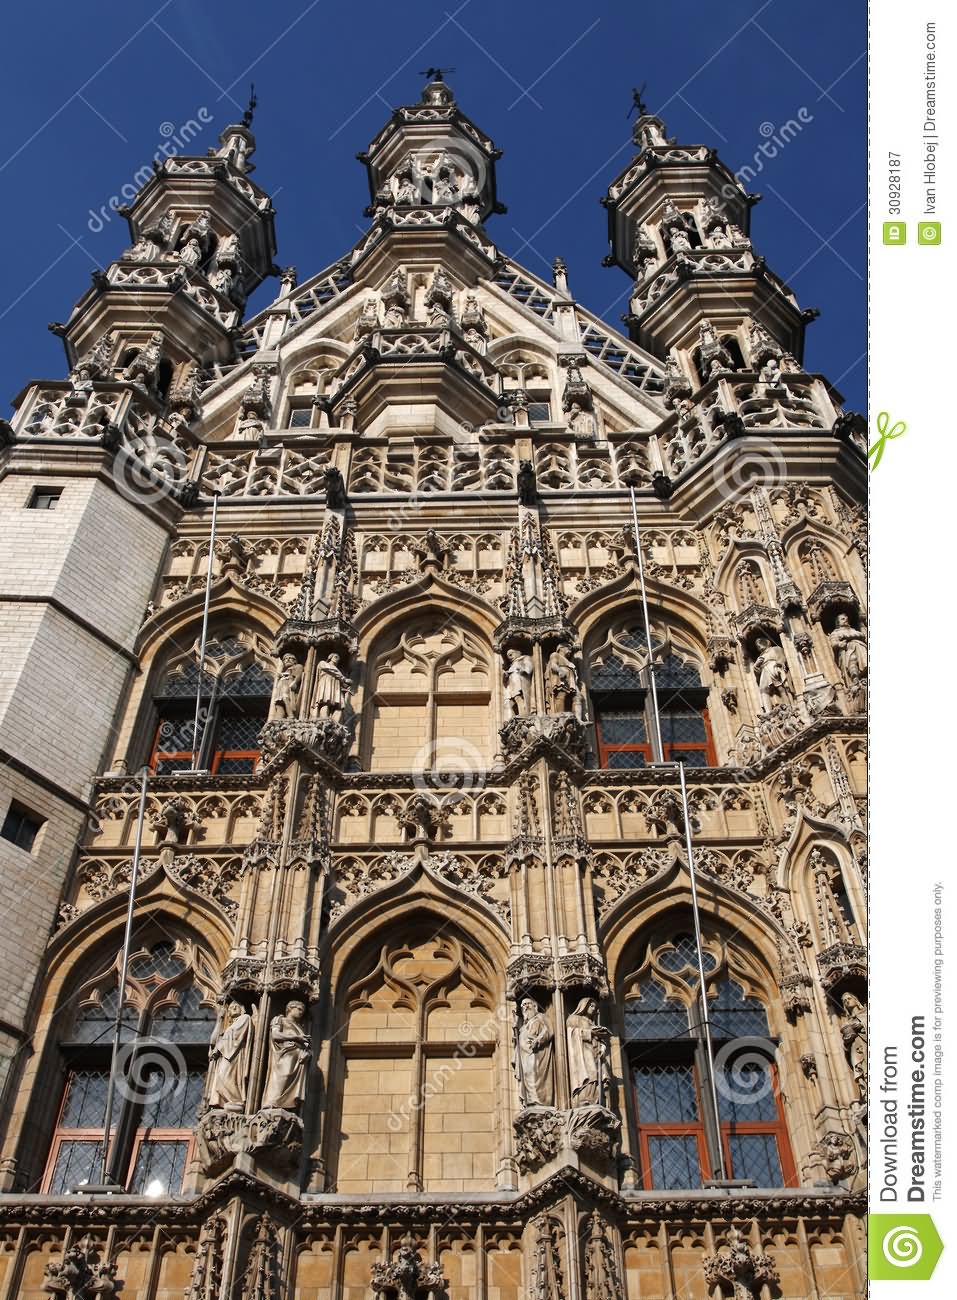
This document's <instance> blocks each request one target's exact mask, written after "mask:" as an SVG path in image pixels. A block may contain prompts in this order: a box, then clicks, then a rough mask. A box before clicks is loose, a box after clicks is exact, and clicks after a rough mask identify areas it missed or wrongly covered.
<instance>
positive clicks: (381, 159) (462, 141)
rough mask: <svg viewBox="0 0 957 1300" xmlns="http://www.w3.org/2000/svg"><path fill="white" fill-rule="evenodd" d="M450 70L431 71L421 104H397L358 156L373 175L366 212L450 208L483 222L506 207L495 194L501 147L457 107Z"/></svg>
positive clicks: (476, 221)
mask: <svg viewBox="0 0 957 1300" xmlns="http://www.w3.org/2000/svg"><path fill="white" fill-rule="evenodd" d="M447 71H450V69H443V68H429V69H427V70H426V72H425V73H424V74H423V75H425V76H427V77H428V78H429V80H428V82H427V84H426V86H425V89H424V90H423V91H422V96H421V98H420V100H419V102H418V103H417V104H410V105H405V106H403V107H401V108H397V109H396V110H395V111H394V112H393V114H392V116H391V118H390V119H389V121H388V122H387V123H386V124H385V126H384V127H383V128H382V130H381V131H380V132H379V133H378V135H377V136H376V137H375V139H374V140H373V141H372V143H371V144H370V145H369V148H368V149H367V150H366V151H365V152H364V153H360V154H359V155H358V158H359V161H360V162H362V163H365V166H366V169H367V170H368V173H369V193H370V196H371V200H372V201H371V204H370V206H369V208H368V209H367V214H368V215H370V216H374V215H376V214H377V213H378V212H380V211H381V210H382V209H385V208H395V209H396V210H397V214H399V215H401V213H402V211H403V210H408V209H410V208H423V207H425V208H452V209H453V210H455V211H456V212H458V213H460V214H461V215H462V216H464V217H465V218H466V219H467V220H468V221H469V222H471V223H472V224H479V223H481V222H483V221H485V219H486V218H487V217H488V216H489V215H490V214H491V213H493V212H504V211H505V209H504V208H503V207H502V206H501V204H500V203H499V202H498V199H497V198H496V194H495V163H496V161H497V159H498V158H500V157H501V150H500V149H496V147H495V145H494V144H493V142H492V141H491V140H490V139H489V137H488V136H487V135H486V134H485V133H484V132H483V131H481V130H480V129H479V128H478V127H477V126H476V125H475V123H474V122H472V121H470V119H469V118H467V117H466V116H465V114H464V113H463V112H462V110H461V109H460V108H459V107H458V105H457V104H456V102H455V96H454V94H453V93H452V90H451V88H450V87H449V86H448V85H447V83H446V81H445V79H444V73H445V72H447Z"/></svg>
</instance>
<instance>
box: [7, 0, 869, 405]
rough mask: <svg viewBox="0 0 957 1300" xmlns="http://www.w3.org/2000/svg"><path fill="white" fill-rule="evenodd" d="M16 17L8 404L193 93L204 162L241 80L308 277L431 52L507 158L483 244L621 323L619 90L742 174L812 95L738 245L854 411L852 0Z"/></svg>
mask: <svg viewBox="0 0 957 1300" xmlns="http://www.w3.org/2000/svg"><path fill="white" fill-rule="evenodd" d="M355 23H357V24H359V25H358V26H354V24H355ZM5 31H6V49H7V58H6V59H5V62H4V76H3V79H2V82H0V102H2V111H0V175H2V180H3V182H4V194H5V196H6V197H5V203H4V210H5V226H6V237H5V240H4V249H5V253H6V256H5V257H4V259H3V265H4V276H3V282H2V287H0V347H2V351H0V356H2V357H3V374H2V391H0V412H2V413H5V412H6V406H5V403H6V400H7V399H8V398H9V397H12V396H13V395H14V394H15V393H16V392H17V391H18V390H19V389H20V387H21V386H22V385H23V383H25V382H26V381H27V380H28V379H30V378H34V377H58V376H61V375H62V374H63V373H64V363H63V354H62V345H61V344H60V342H59V340H58V339H56V338H54V336H52V335H51V334H49V333H48V332H47V328H46V326H47V322H48V321H51V320H65V319H66V318H67V316H68V315H69V312H70V308H71V305H72V303H73V302H74V301H75V300H76V299H77V298H78V297H79V296H80V294H81V293H82V292H83V291H84V289H85V288H86V287H87V285H88V284H89V276H90V272H91V271H92V270H93V269H94V266H95V265H97V264H102V265H105V264H107V263H108V262H109V261H110V260H111V259H112V258H113V257H115V256H116V255H117V253H118V252H119V251H120V250H121V249H122V248H124V247H125V246H126V244H127V243H128V240H127V238H126V225H125V222H123V221H122V220H121V219H120V218H118V217H115V216H114V218H113V220H112V221H111V222H110V223H109V224H108V225H106V226H105V228H104V229H103V230H101V231H98V232H94V231H92V230H91V229H90V210H91V209H93V210H97V209H99V208H100V206H101V205H102V204H104V203H107V202H108V200H109V198H110V196H111V195H112V194H115V193H116V192H117V191H118V190H119V188H120V187H121V186H122V185H123V184H124V183H125V182H126V181H127V180H128V179H129V178H130V177H131V176H132V174H133V173H134V172H135V171H136V170H137V169H138V168H139V167H141V166H142V165H143V164H144V163H148V162H149V160H150V158H151V157H152V155H153V153H154V151H155V150H156V149H157V148H158V147H159V145H160V144H161V143H162V141H163V139H164V134H168V131H169V124H172V126H173V127H174V128H177V129H178V128H180V127H181V126H182V125H183V124H184V123H186V122H188V121H189V120H190V119H196V118H197V116H198V114H199V111H200V109H205V110H206V111H207V113H208V115H209V116H211V118H212V122H211V125H209V126H208V127H206V128H205V129H204V130H203V132H202V134H201V135H200V136H199V137H198V138H197V140H196V143H195V144H194V145H193V146H192V148H191V152H194V153H204V152H205V150H206V147H207V146H208V145H210V144H214V143H215V142H216V137H217V135H218V133H219V131H220V130H221V129H222V127H223V126H224V125H225V124H226V123H227V122H229V121H234V120H236V118H237V114H238V112H239V111H240V108H241V107H242V106H243V105H244V104H245V100H246V97H247V94H248V85H249V82H250V80H254V81H255V83H256V91H257V94H258V96H259V108H258V111H257V114H256V122H255V130H256V135H257V140H258V150H257V153H256V158H255V161H256V163H257V171H256V180H257V181H258V182H259V183H260V184H261V185H262V186H263V187H264V188H265V189H267V190H268V191H270V192H271V193H272V195H273V196H274V201H275V204H276V208H277V210H278V218H277V230H278V237H279V257H278V261H279V262H280V264H286V263H295V264H296V266H297V267H298V268H299V276H300V281H301V280H304V279H305V278H306V277H307V276H309V275H311V274H313V273H314V272H315V271H318V270H320V269H321V268H322V267H324V266H326V265H327V264H328V263H330V262H332V261H334V260H335V259H336V258H337V257H339V256H340V255H341V254H342V253H343V252H345V251H346V249H347V248H348V247H350V246H351V244H352V243H353V242H354V241H355V240H356V239H357V238H358V236H359V234H360V231H361V230H363V229H365V228H366V227H367V225H368V222H367V219H366V218H364V217H363V215H362V209H363V207H364V205H365V204H366V203H367V201H368V190H367V183H366V177H365V170H364V168H363V167H361V165H360V164H359V163H357V162H356V160H355V153H356V151H357V150H360V149H363V148H365V147H366V145H367V144H368V143H369V140H370V139H371V138H372V136H373V135H374V134H375V132H376V131H377V130H378V129H379V127H380V126H381V125H382V124H383V122H385V120H386V119H387V117H388V115H389V111H390V109H391V107H392V106H394V105H397V104H402V103H414V102H415V101H416V100H417V99H418V97H419V94H420V92H421V88H422V84H423V78H422V77H421V76H419V75H418V73H419V70H420V69H422V68H426V67H428V66H429V65H430V64H442V65H446V66H448V65H451V66H453V67H454V68H455V69H456V71H455V72H454V74H450V76H449V78H448V80H449V82H450V84H451V85H452V87H453V89H454V90H455V92H456V97H457V99H458V102H459V104H460V105H461V107H462V108H463V109H464V111H465V112H466V113H468V115H469V116H470V117H472V118H473V120H474V121H476V122H477V123H478V125H480V126H481V127H482V128H483V129H484V130H485V131H487V132H488V133H489V134H490V135H491V136H492V138H493V139H494V140H495V142H496V144H497V145H498V146H499V147H500V148H502V149H503V150H504V151H505V156H504V157H503V158H502V160H501V161H500V162H499V164H498V192H499V197H500V198H501V199H502V201H503V202H505V203H506V204H507V205H508V213H507V214H506V215H505V216H497V217H494V218H492V219H491V220H490V222H489V232H490V234H491V235H492V237H493V238H494V239H495V241H496V242H497V243H498V244H499V246H500V247H501V248H502V249H503V250H504V251H505V252H506V253H509V254H511V255H512V256H515V257H517V258H518V260H519V261H522V262H524V263H525V264H526V265H527V266H528V267H529V268H530V269H532V270H534V271H536V272H538V273H539V274H542V275H545V277H546V278H547V277H548V274H549V265H550V263H551V260H552V258H553V257H554V256H555V255H556V254H559V253H560V254H561V255H562V256H563V257H564V258H565V259H566V261H567V262H568V266H569V273H570V283H571V288H572V291H573V292H574V294H575V296H576V297H577V298H578V299H579V301H581V302H582V303H583V304H585V305H586V306H587V307H589V308H590V309H591V310H593V311H596V312H598V313H599V314H600V315H602V316H604V318H605V319H606V320H608V321H609V322H611V323H612V324H615V325H618V323H619V320H618V318H619V315H620V313H621V312H622V311H623V310H625V307H626V302H627V291H628V282H627V280H626V279H625V276H624V274H623V273H622V272H621V271H619V270H616V269H607V268H602V267H601V266H600V262H601V259H602V257H603V256H604V254H605V252H606V251H607V238H606V218H605V213H604V211H603V209H602V208H601V207H599V205H598V199H599V197H600V196H601V195H602V194H603V193H604V191H605V189H606V187H607V185H608V182H609V181H610V180H611V179H612V177H613V176H614V175H616V174H617V172H619V171H620V170H621V169H622V168H623V167H624V166H625V165H626V164H627V163H628V162H629V161H630V159H631V158H632V156H633V154H634V152H635V151H634V148H633V146H632V145H631V143H630V139H629V123H628V122H627V121H626V114H627V111H628V107H629V104H630V90H631V87H632V86H633V85H636V84H641V83H642V82H644V81H646V82H647V83H648V84H647V90H646V98H647V100H648V101H649V103H650V104H651V106H652V108H653V109H655V110H656V111H659V112H661V113H662V114H663V116H664V117H665V119H666V122H667V125H668V129H669V132H670V133H671V134H672V135H675V136H677V137H678V139H679V140H681V141H682V142H687V143H705V144H709V145H713V146H715V147H717V149H718V150H719V152H720V155H721V157H722V158H723V160H724V161H725V162H726V163H727V164H728V165H729V166H730V167H731V169H732V170H735V171H736V170H738V169H740V168H741V167H742V166H744V165H745V164H748V163H751V164H752V165H753V156H754V154H755V152H756V151H757V150H758V149H759V146H760V145H761V144H762V143H763V141H764V138H765V134H768V133H769V131H768V125H767V124H770V125H771V126H772V127H775V128H779V127H780V126H781V125H782V124H783V123H785V122H787V121H788V119H795V120H796V119H798V115H799V110H800V109H802V108H803V109H804V110H805V111H804V113H803V115H802V116H803V117H804V118H805V119H808V118H810V119H811V120H810V121H808V123H807V125H805V126H804V127H803V129H802V131H801V133H800V134H799V135H798V136H797V138H796V139H794V140H793V141H792V142H791V143H790V144H789V145H788V146H787V148H786V149H784V150H783V152H781V153H780V154H779V155H778V157H777V158H774V159H771V160H765V161H764V164H763V166H764V171H763V174H762V175H760V176H759V177H758V178H757V179H756V180H754V181H753V182H752V183H751V188H752V189H754V190H758V191H760V192H761V193H763V195H764V200H763V202H762V203H760V204H759V205H758V206H757V207H756V208H755V210H754V213H753V223H752V236H753V238H754V243H755V248H756V251H757V252H759V253H761V254H763V255H764V256H765V257H766V258H767V259H768V262H769V264H770V266H771V267H772V268H773V269H774V270H775V271H777V272H778V274H780V275H781V276H783V277H784V278H785V279H786V280H787V281H789V282H790V284H791V286H792V288H793V289H794V290H795V292H796V293H797V296H798V299H799V301H800V303H801V305H802V306H805V307H818V308H820V310H821V318H820V320H818V321H817V322H816V323H815V324H814V325H812V326H811V327H810V330H809V334H808V339H809V342H808V349H807V355H806V364H807V366H808V368H809V369H812V370H820V371H822V372H824V373H825V374H826V375H827V376H828V377H829V378H830V379H831V380H832V382H834V383H835V384H836V385H837V386H838V388H839V389H840V390H841V391H842V392H843V393H844V395H845V397H846V399H847V402H848V404H849V405H850V406H852V407H854V408H857V409H863V407H864V402H865V388H866V370H865V364H866V363H865V360H864V351H865V347H866V300H865V282H864V275H865V258H866V252H865V235H866V227H865V222H866V212H865V207H864V203H865V198H866V170H865V169H866V134H865V132H866V82H865V76H866V57H865V42H866V6H865V4H864V3H863V0H837V2H835V0H804V3H802V4H801V5H799V6H795V5H794V4H792V3H789V0H724V3H722V4H720V5H715V4H713V3H710V2H709V3H703V2H702V0H691V3H686V4H684V5H674V4H670V3H668V2H667V0H664V2H663V3H657V4H646V3H642V4H639V3H635V0H630V3H613V4H609V3H601V4H597V5H591V6H587V5H581V4H578V3H571V2H570V0H552V3H550V4H547V5H546V4H544V3H531V2H529V0H523V2H520V0H440V2H439V3H432V2H431V0H420V2H419V3H415V4H411V3H396V2H395V0H364V3H362V4H358V3H354V4H352V5H344V4H341V3H337V4H332V3H329V0H314V2H313V3H309V2H308V0H294V2H293V3H277V2H276V0H274V2H273V3H272V4H267V5H263V4H262V3H260V2H258V0H257V2H256V3H253V2H252V0H232V3H228V4H227V3H213V2H212V0H210V3H197V0H167V2H166V3H162V0H153V2H152V3H147V4H140V3H126V4H124V5H116V4H106V3H99V4H67V3H63V0H61V3H60V4H58V5H55V6H52V7H51V6H45V5H41V4H35V5H16V6H13V7H11V8H10V9H9V10H8V12H7V13H6V15H5ZM224 92H225V93H224ZM232 101H236V102H235V103H234V102H232ZM237 104H238V105H239V108H237ZM762 127H763V131H764V133H762ZM93 224H94V225H98V224H99V223H97V222H94V223H93ZM74 241H78V242H74ZM526 241H528V242H527V243H526ZM275 283H276V282H275V281H267V284H266V286H265V287H264V289H261V290H260V291H259V294H258V295H257V297H256V298H255V299H254V300H253V302H252V304H251V308H252V309H253V310H255V308H256V307H258V306H259V305H260V304H261V302H262V301H263V298H264V294H265V298H266V300H268V298H269V297H271V296H272V294H273V292H274V290H275Z"/></svg>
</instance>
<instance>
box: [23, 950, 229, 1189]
mask: <svg viewBox="0 0 957 1300" xmlns="http://www.w3.org/2000/svg"><path fill="white" fill-rule="evenodd" d="M118 985H119V958H117V961H116V962H115V963H114V964H113V965H112V966H111V967H110V968H109V970H107V971H106V972H104V973H103V974H102V975H100V976H98V977H96V978H95V979H93V980H91V981H90V982H89V983H88V984H87V985H85V986H84V987H83V988H82V989H81V990H80V993H79V995H78V997H77V999H76V1001H75V1002H74V1003H73V1004H72V1006H71V1010H70V1017H69V1019H68V1020H67V1022H66V1023H65V1024H64V1026H63V1029H62V1031H61V1039H60V1042H59V1053H60V1058H61V1062H62V1065H63V1070H64V1074H65V1084H64V1089H63V1096H62V1100H61V1103H60V1107H59V1113H58V1117H57V1121H56V1126H55V1129H54V1133H53V1139H52V1142H51V1144H50V1152H49V1158H48V1160H47V1165H46V1170H45V1172H44V1175H43V1182H42V1190H43V1191H44V1192H45V1193H46V1194H48V1195H51V1196H61V1195H64V1194H65V1193H68V1192H69V1191H71V1189H73V1188H76V1187H79V1186H82V1185H84V1184H86V1183H99V1182H100V1179H101V1166H102V1160H103V1136H104V1135H103V1126H104V1123H105V1119H106V1099H107V1091H108V1087H109V1079H110V1066H111V1056H112V1045H113V1031H114V1024H115V1020H116V1010H117V1000H118V998H119V987H118ZM213 987H214V986H213V977H212V972H211V970H210V968H209V966H208V963H207V962H206V960H205V958H204V957H203V955H202V954H201V953H200V951H199V950H198V949H197V948H196V947H195V946H194V945H192V944H190V943H187V942H184V941H182V940H178V939H177V940H171V939H168V938H164V939H162V940H158V941H154V942H147V943H145V944H143V945H142V946H141V947H140V948H139V949H138V950H137V951H134V953H133V954H132V956H131V958H130V964H129V973H128V978H127V985H126V998H127V1000H126V1002H125V1004H124V1007H123V1017H122V1030H121V1036H120V1050H119V1052H118V1054H117V1058H116V1075H115V1087H114V1104H113V1115H112V1121H113V1122H112V1124H111V1127H110V1159H109V1169H108V1178H109V1180H110V1181H111V1182H114V1183H117V1184H119V1185H121V1186H123V1187H125V1188H126V1189H127V1191H129V1192H131V1193H133V1194H136V1195H141V1196H157V1197H161V1196H175V1195H178V1194H179V1193H180V1192H181V1191H182V1188H183V1178H184V1175H185V1173H186V1170H187V1167H188V1165H189V1162H190V1161H191V1160H192V1159H193V1155H194V1146H195V1128H196V1119H197V1116H198V1113H199V1106H200V1102H201V1100H202V1096H203V1084H204V1082H205V1078H206V1064H207V1057H208V1055H209V1040H210V1036H211V1034H212V1031H213V1028H214V1026H215V1023H216V1012H215V1005H214V992H213Z"/></svg>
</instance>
